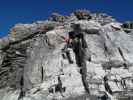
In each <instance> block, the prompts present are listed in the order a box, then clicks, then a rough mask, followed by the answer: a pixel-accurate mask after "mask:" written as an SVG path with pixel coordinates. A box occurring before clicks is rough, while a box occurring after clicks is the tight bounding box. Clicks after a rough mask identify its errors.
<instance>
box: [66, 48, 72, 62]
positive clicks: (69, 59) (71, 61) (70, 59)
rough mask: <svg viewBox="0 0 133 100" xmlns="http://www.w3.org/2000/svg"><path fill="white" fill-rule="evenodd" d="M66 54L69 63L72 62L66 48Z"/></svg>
mask: <svg viewBox="0 0 133 100" xmlns="http://www.w3.org/2000/svg"><path fill="white" fill-rule="evenodd" d="M66 56H67V58H68V61H69V63H70V64H73V61H72V58H71V55H70V52H69V51H68V50H67V51H66Z"/></svg>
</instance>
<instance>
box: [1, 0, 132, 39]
mask: <svg viewBox="0 0 133 100" xmlns="http://www.w3.org/2000/svg"><path fill="white" fill-rule="evenodd" d="M76 9H88V10H90V11H92V12H95V11H96V12H105V13H108V14H109V15H112V16H114V17H115V18H116V19H117V20H118V21H121V22H123V21H126V20H132V21H133V0H1V1H0V37H2V36H5V35H6V34H7V33H8V32H9V29H10V28H11V27H13V26H14V25H15V24H16V23H31V22H34V21H37V20H45V19H47V18H48V17H49V16H50V15H51V13H52V12H59V13H61V14H64V15H69V14H70V13H71V12H73V11H74V10H76Z"/></svg>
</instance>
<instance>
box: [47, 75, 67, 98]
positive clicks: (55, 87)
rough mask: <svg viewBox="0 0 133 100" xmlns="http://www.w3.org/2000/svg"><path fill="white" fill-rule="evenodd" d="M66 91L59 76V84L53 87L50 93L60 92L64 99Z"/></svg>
mask: <svg viewBox="0 0 133 100" xmlns="http://www.w3.org/2000/svg"><path fill="white" fill-rule="evenodd" d="M65 90H66V87H63V86H62V81H61V78H60V76H58V83H57V84H54V85H52V86H51V87H50V88H49V93H55V92H60V94H61V96H62V97H64V95H63V92H65Z"/></svg>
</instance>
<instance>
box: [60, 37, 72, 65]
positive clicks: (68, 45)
mask: <svg viewBox="0 0 133 100" xmlns="http://www.w3.org/2000/svg"><path fill="white" fill-rule="evenodd" d="M62 38H63V40H64V42H65V43H66V44H65V46H64V48H63V49H62V56H63V58H64V59H66V58H67V59H68V61H69V63H70V64H73V60H72V58H71V55H70V50H69V48H72V47H71V41H72V40H71V39H70V38H67V37H63V36H62Z"/></svg>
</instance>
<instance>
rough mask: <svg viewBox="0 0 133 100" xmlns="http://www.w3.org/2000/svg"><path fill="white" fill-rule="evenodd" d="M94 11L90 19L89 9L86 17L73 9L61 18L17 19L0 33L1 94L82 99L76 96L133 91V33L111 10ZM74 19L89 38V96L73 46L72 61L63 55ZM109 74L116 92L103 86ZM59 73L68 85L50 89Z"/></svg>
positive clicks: (5, 97) (12, 99) (8, 98)
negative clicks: (28, 21)
mask: <svg viewBox="0 0 133 100" xmlns="http://www.w3.org/2000/svg"><path fill="white" fill-rule="evenodd" d="M84 13H85V12H84ZM89 14H90V13H89ZM90 15H91V16H92V18H91V19H89V20H88V16H89V15H86V14H85V15H84V14H82V18H84V17H85V18H84V19H83V20H81V19H80V20H78V19H77V18H75V16H74V15H71V16H70V17H67V19H65V20H63V21H61V22H60V21H57V22H56V20H54V21H38V22H36V23H33V24H17V25H15V27H13V28H12V29H11V32H10V34H9V35H8V36H7V37H5V38H2V39H0V98H1V100H53V99H57V100H71V99H72V100H73V99H74V100H75V99H76V100H78V99H77V97H79V98H83V100H84V99H85V98H86V99H88V100H89V99H90V100H93V96H94V100H96V98H97V97H98V96H101V97H102V95H105V94H107V95H108V96H109V97H110V98H111V100H113V99H114V100H115V98H117V97H118V96H120V95H121V93H123V95H124V94H125V95H126V93H127V94H128V95H130V94H131V93H132V89H133V78H132V77H133V75H132V73H133V60H132V59H133V43H132V42H133V36H132V33H130V34H127V33H125V32H124V31H123V28H122V27H121V23H119V22H116V21H115V20H113V19H111V17H109V16H107V15H97V16H94V15H95V14H94V15H93V14H90ZM56 17H58V16H56ZM86 17H87V19H86ZM101 19H102V21H100V20H101ZM104 19H106V20H104ZM71 23H78V24H80V25H81V29H82V32H83V33H84V35H85V40H86V41H87V45H88V48H87V53H86V56H87V57H88V58H89V59H88V58H87V59H86V64H87V83H88V85H89V87H88V88H89V89H90V96H88V94H86V92H85V89H84V84H83V82H82V81H83V80H82V75H81V73H80V68H79V67H78V66H77V64H76V60H75V54H74V52H73V50H72V49H71V48H70V49H69V51H70V55H71V58H72V60H73V63H72V64H70V63H69V61H68V59H66V58H63V56H62V48H63V47H64V45H65V44H66V43H65V42H64V39H63V38H64V37H68V32H70V31H71V30H72V29H71V27H70V25H71ZM105 76H106V77H107V83H108V85H109V86H110V89H111V91H112V92H113V95H111V94H110V93H109V92H108V91H107V90H106V89H105V83H106V82H105V81H106V80H104V79H105ZM59 77H60V80H61V83H62V87H63V88H64V90H65V91H64V92H63V93H60V92H54V93H51V92H50V89H51V90H53V91H54V89H55V86H56V85H57V84H58V82H59ZM89 97H90V98H89Z"/></svg>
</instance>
